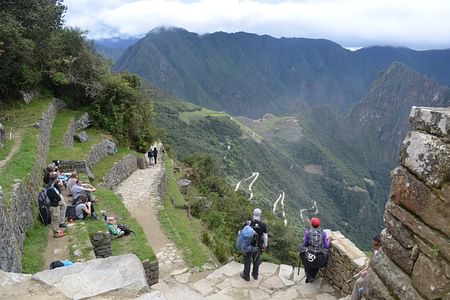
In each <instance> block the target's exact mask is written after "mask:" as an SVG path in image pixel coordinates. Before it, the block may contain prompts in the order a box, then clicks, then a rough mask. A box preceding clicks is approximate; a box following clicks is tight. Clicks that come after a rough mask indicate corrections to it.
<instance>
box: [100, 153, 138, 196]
mask: <svg viewBox="0 0 450 300" xmlns="http://www.w3.org/2000/svg"><path fill="white" fill-rule="evenodd" d="M137 168H138V167H137V156H136V154H135V153H133V154H128V155H127V156H125V157H124V158H122V159H121V160H120V161H118V162H116V163H115V164H114V165H113V167H112V168H111V170H109V172H108V174H106V175H105V177H103V179H102V184H101V185H102V186H103V187H104V188H107V189H112V188H113V187H115V186H117V185H118V184H119V183H121V182H122V181H124V180H125V179H126V178H127V177H128V176H130V175H131V173H133V172H134V171H136V170H137Z"/></svg>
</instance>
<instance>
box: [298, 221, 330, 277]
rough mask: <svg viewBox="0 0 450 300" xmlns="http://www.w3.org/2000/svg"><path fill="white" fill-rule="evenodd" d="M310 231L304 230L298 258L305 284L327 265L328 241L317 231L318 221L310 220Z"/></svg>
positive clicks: (320, 230)
mask: <svg viewBox="0 0 450 300" xmlns="http://www.w3.org/2000/svg"><path fill="white" fill-rule="evenodd" d="M311 226H312V228H311V229H306V230H305V233H304V235H303V245H302V247H301V248H300V258H301V259H302V261H303V265H304V266H305V273H306V280H305V282H306V283H308V282H313V281H314V279H315V278H316V275H317V272H318V271H319V269H320V268H323V267H326V266H327V264H328V251H329V249H330V241H329V239H328V238H327V234H326V233H325V232H324V231H323V230H322V229H319V227H320V219H319V218H315V217H313V218H311Z"/></svg>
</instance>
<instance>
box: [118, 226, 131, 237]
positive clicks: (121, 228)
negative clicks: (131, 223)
mask: <svg viewBox="0 0 450 300" xmlns="http://www.w3.org/2000/svg"><path fill="white" fill-rule="evenodd" d="M117 227H118V228H119V229H120V230H122V231H123V232H124V235H129V234H130V233H134V231H133V230H131V229H130V228H128V227H127V226H125V225H123V224H117Z"/></svg>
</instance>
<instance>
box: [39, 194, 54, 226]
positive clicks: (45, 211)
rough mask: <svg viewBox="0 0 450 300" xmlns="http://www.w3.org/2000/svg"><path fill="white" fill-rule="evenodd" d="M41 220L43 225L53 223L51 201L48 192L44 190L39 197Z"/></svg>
mask: <svg viewBox="0 0 450 300" xmlns="http://www.w3.org/2000/svg"><path fill="white" fill-rule="evenodd" d="M38 208H39V219H40V220H41V222H42V224H44V225H48V224H50V223H51V222H52V220H51V214H50V199H49V198H48V196H47V190H46V189H43V190H42V191H40V192H39V195H38Z"/></svg>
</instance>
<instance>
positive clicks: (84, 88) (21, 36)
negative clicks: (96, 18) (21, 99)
mask: <svg viewBox="0 0 450 300" xmlns="http://www.w3.org/2000/svg"><path fill="white" fill-rule="evenodd" d="M64 11H65V7H64V6H63V5H62V1H59V0H37V1H32V2H27V1H19V2H17V1H10V0H7V1H2V2H1V3H0V56H1V58H2V64H1V65H0V97H2V99H10V100H14V99H17V97H18V96H19V95H20V91H25V92H28V91H33V90H41V89H42V88H43V87H46V88H48V89H50V90H51V91H52V92H53V93H55V95H56V96H58V97H61V98H64V99H66V100H68V102H69V103H70V106H71V107H74V108H79V107H85V108H86V109H87V110H88V111H90V112H91V114H92V115H93V117H94V120H95V125H96V126H97V127H99V128H102V129H105V130H107V131H109V132H111V133H112V134H113V135H114V136H115V138H116V139H117V140H118V141H119V143H121V144H122V145H127V146H131V147H132V148H133V149H135V150H137V151H140V152H145V151H146V150H147V149H148V148H149V147H150V145H151V144H152V142H153V140H154V139H155V138H156V137H157V135H158V131H157V130H156V128H154V126H153V123H152V116H153V112H152V107H151V103H150V101H149V99H148V98H145V97H144V93H143V92H142V90H141V86H140V79H139V78H138V77H137V76H135V75H131V74H127V73H120V74H116V73H113V72H112V70H111V66H110V63H109V62H108V61H106V60H105V59H104V58H102V57H101V56H99V55H96V54H94V53H93V47H92V45H91V44H90V43H88V42H87V41H86V40H85V38H84V37H83V35H82V32H81V31H80V30H78V29H74V28H63V26H62V24H63V13H64ZM35 24H39V26H36V25H35Z"/></svg>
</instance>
